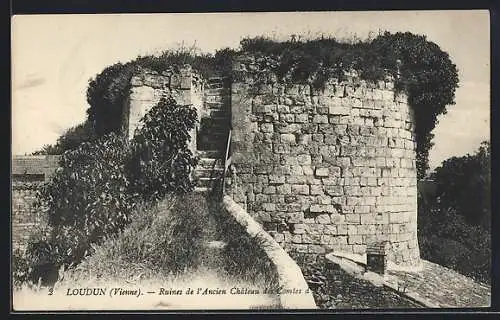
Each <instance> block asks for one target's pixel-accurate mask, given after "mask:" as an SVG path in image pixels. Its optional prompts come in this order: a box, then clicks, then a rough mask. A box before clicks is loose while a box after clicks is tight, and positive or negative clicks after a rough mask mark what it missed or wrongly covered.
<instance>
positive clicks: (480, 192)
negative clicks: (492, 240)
mask: <svg viewBox="0 0 500 320" xmlns="http://www.w3.org/2000/svg"><path fill="white" fill-rule="evenodd" d="M490 170H491V145H490V142H488V141H483V142H482V143H481V145H480V147H479V149H478V150H477V151H476V152H475V153H474V154H472V155H470V154H467V155H465V156H462V157H452V158H450V159H447V160H446V161H444V162H443V163H442V165H441V166H439V167H438V168H436V169H435V171H434V172H433V173H432V174H431V179H433V180H434V181H435V183H436V188H437V200H438V203H439V206H440V207H441V208H451V209H452V210H453V211H455V212H456V213H457V214H459V215H462V216H464V218H465V219H466V221H467V222H469V223H471V224H475V225H480V226H482V227H484V228H487V229H489V227H490V219H491V172H490Z"/></svg>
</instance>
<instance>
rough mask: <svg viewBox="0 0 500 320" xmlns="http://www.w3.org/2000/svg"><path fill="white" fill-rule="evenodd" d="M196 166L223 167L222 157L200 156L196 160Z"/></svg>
mask: <svg viewBox="0 0 500 320" xmlns="http://www.w3.org/2000/svg"><path fill="white" fill-rule="evenodd" d="M198 167H200V168H203V169H210V168H214V169H219V168H222V167H223V164H222V159H214V158H200V159H199V161H198Z"/></svg>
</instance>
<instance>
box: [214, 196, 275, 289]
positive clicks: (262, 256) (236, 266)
mask: <svg viewBox="0 0 500 320" xmlns="http://www.w3.org/2000/svg"><path fill="white" fill-rule="evenodd" d="M212 206H213V207H212V210H213V211H215V212H218V213H219V214H218V215H215V219H216V227H217V233H218V234H219V235H221V237H222V239H221V240H222V241H224V242H225V243H226V245H225V247H224V249H223V250H222V252H221V255H222V257H223V259H224V270H225V271H226V272H228V274H230V275H232V276H234V277H235V278H237V279H241V280H243V281H249V282H255V281H256V282H258V283H259V284H261V285H262V284H264V286H265V287H266V288H267V289H271V290H277V289H278V288H279V281H278V273H277V271H276V267H275V266H274V264H273V263H272V261H271V260H270V259H269V257H268V256H267V254H266V252H265V250H264V246H265V243H263V242H262V240H260V239H259V238H256V237H251V236H250V235H249V234H248V233H247V232H246V229H245V227H244V226H242V225H241V224H240V223H238V222H237V221H236V219H235V218H234V217H232V216H231V215H230V214H229V213H228V212H227V211H226V210H225V209H224V208H223V207H222V205H221V204H220V202H214V203H213V204H212Z"/></svg>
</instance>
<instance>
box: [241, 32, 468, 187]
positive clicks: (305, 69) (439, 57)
mask: <svg viewBox="0 0 500 320" xmlns="http://www.w3.org/2000/svg"><path fill="white" fill-rule="evenodd" d="M241 51H242V52H248V53H253V54H258V55H264V56H270V57H273V59H274V60H275V61H276V62H277V63H272V62H271V63H270V62H269V61H266V66H262V67H263V68H268V69H269V70H271V71H273V72H274V73H276V74H277V75H278V77H279V78H280V79H281V80H282V81H291V82H303V83H311V84H313V85H314V86H315V87H316V88H318V89H320V88H324V85H325V83H326V81H327V80H328V79H330V78H338V79H342V78H343V77H344V76H345V73H346V72H348V71H350V70H356V71H358V73H359V75H360V77H361V78H362V79H365V80H370V81H375V80H383V79H384V78H385V77H386V76H387V75H392V77H393V79H396V80H395V85H396V89H397V90H402V91H405V92H406V93H407V94H408V99H409V101H408V102H409V104H410V106H411V107H413V109H414V110H415V123H416V132H415V133H416V138H417V159H416V160H417V174H418V178H419V179H421V178H423V177H424V176H425V173H426V171H427V169H428V155H429V150H430V148H431V147H432V145H433V143H432V138H433V134H432V130H433V129H434V127H435V125H436V123H437V117H438V116H439V115H440V114H445V113H446V106H447V105H453V104H454V103H455V102H454V97H455V89H456V88H457V87H458V72H457V68H456V66H455V64H453V63H452V61H451V60H450V57H449V55H448V53H446V52H444V51H442V50H441V49H440V48H439V46H438V45H436V44H435V43H433V42H430V41H428V40H427V39H426V37H425V36H421V35H415V34H412V33H410V32H405V33H402V32H398V33H394V34H392V33H389V32H385V33H384V34H382V35H379V36H378V37H376V38H375V39H373V40H372V41H367V42H362V41H358V42H356V43H341V42H338V41H337V40H335V39H331V38H321V39H316V40H309V41H305V42H299V41H284V42H277V41H274V40H270V39H267V38H264V37H257V38H247V39H243V40H242V41H241Z"/></svg>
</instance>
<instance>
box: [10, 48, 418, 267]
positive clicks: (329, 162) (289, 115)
mask: <svg viewBox="0 0 500 320" xmlns="http://www.w3.org/2000/svg"><path fill="white" fill-rule="evenodd" d="M259 59H261V58H259V57H256V56H252V55H241V56H239V57H238V58H237V59H236V61H234V63H233V76H232V79H229V78H226V77H223V76H221V75H216V74H214V75H213V76H211V77H209V78H203V77H202V76H200V75H199V74H197V73H196V72H195V71H194V70H192V69H191V67H189V66H185V67H183V68H180V69H179V70H174V69H172V70H170V71H166V72H163V73H161V74H160V73H157V72H153V71H149V70H145V69H140V71H139V72H138V73H136V74H135V75H134V76H133V77H132V79H131V83H130V84H131V89H130V95H129V97H128V99H126V101H125V106H124V113H123V120H124V121H123V124H124V132H125V133H126V134H127V135H128V136H129V137H131V136H132V135H133V132H134V130H135V129H136V128H137V126H138V125H139V120H140V119H141V117H142V116H144V115H145V114H146V112H147V111H148V110H149V109H150V108H152V107H153V106H154V105H155V104H157V103H158V102H159V100H160V99H161V97H163V96H169V95H171V96H172V97H174V98H175V99H176V101H177V103H178V104H182V105H193V106H195V107H196V109H197V111H198V117H199V119H198V120H199V122H198V125H197V128H196V130H194V131H193V136H192V139H191V142H192V143H191V147H192V150H193V151H195V154H197V155H198V156H199V157H200V161H199V164H198V166H197V168H196V169H195V170H194V174H193V178H194V179H195V180H196V186H197V187H196V189H195V190H196V191H209V190H211V189H212V188H214V187H215V186H216V185H217V183H219V182H221V181H223V182H224V192H225V193H226V194H227V195H229V196H231V197H232V198H233V199H234V201H236V202H237V203H238V204H240V205H241V206H242V207H243V208H244V209H245V210H246V211H247V212H248V213H249V214H250V215H251V216H252V217H253V218H254V219H255V220H256V221H258V222H260V223H261V224H262V226H263V227H264V229H265V230H266V231H267V232H268V233H269V234H270V235H272V236H273V238H274V239H275V240H276V241H277V242H278V243H280V244H281V245H282V246H283V247H284V248H285V249H287V250H292V249H293V250H297V251H299V252H305V253H310V254H321V253H325V252H330V251H334V252H335V251H341V252H347V253H355V254H364V253H365V252H366V249H367V246H371V245H372V244H373V243H379V242H384V241H385V242H387V243H388V247H389V252H388V259H389V260H390V261H393V262H394V263H396V264H399V265H406V266H415V265H417V264H418V263H419V248H418V242H417V171H416V165H415V159H416V152H415V149H416V143H415V135H414V117H413V114H412V110H411V108H410V106H409V105H408V102H407V97H406V96H405V95H404V94H400V93H397V92H396V90H395V89H394V80H393V79H390V78H387V79H386V80H385V81H377V82H376V83H375V82H369V81H364V80H361V79H360V77H359V76H358V75H357V74H356V73H355V72H351V73H349V74H347V75H346V79H345V80H341V81H339V80H336V79H330V80H329V81H328V82H327V83H326V85H325V88H324V89H317V88H315V87H314V86H312V85H311V84H307V83H288V84H283V83H281V82H278V81H277V77H276V75H275V74H273V73H272V72H271V71H268V70H263V69H262V68H261V65H262V63H261V61H259ZM15 165H16V164H15V163H14V166H15ZM16 192H17V191H16V189H15V190H14V198H15V197H16ZM18 213H19V211H17V213H16V208H14V216H15V215H16V214H18ZM14 220H15V219H14Z"/></svg>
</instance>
